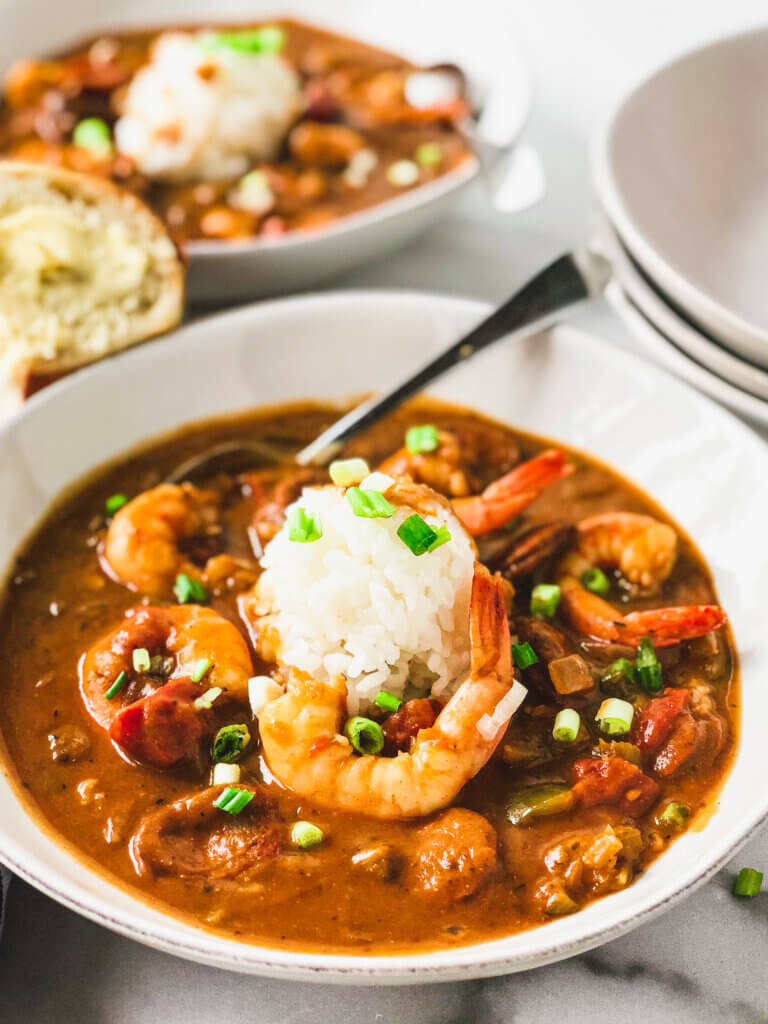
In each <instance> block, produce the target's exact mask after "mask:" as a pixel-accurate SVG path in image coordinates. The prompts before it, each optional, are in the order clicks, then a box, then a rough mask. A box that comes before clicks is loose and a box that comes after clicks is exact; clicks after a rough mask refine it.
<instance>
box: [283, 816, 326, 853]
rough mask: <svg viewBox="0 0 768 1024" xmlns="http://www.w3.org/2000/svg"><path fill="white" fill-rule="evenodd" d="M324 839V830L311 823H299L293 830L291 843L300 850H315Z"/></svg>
mask: <svg viewBox="0 0 768 1024" xmlns="http://www.w3.org/2000/svg"><path fill="white" fill-rule="evenodd" d="M323 839H325V836H324V835H323V830H322V829H321V828H318V827H317V825H313V824H312V822H311V821H297V822H296V823H295V825H294V826H293V828H292V829H291V842H292V843H293V845H294V846H298V848H299V849H300V850H313V849H314V848H315V847H316V846H319V845H320V843H322V841H323Z"/></svg>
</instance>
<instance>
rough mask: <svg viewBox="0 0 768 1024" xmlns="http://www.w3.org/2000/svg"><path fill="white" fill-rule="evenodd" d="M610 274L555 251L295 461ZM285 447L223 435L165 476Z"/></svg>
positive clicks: (272, 455) (516, 335) (255, 459)
mask: <svg viewBox="0 0 768 1024" xmlns="http://www.w3.org/2000/svg"><path fill="white" fill-rule="evenodd" d="M609 278H610V265H609V263H608V261H607V260H606V259H605V258H604V257H603V256H602V255H600V253H597V252H595V251H594V250H591V249H575V250H573V252H570V253H566V255H564V256H560V257H559V258H558V259H556V260H555V261H554V263H550V264H549V266H547V267H545V268H544V270H542V271H540V273H538V274H537V275H536V276H535V277H533V278H531V280H530V281H529V282H528V283H527V284H525V285H523V287H522V288H521V289H520V290H519V291H518V292H516V293H515V294H514V295H513V296H512V298H510V299H508V300H507V301H506V302H505V303H504V304H503V305H502V306H500V307H499V308H498V309H497V310H496V311H495V312H493V313H491V315H490V316H489V317H487V318H486V319H485V320H483V321H482V322H481V323H479V324H478V325H477V326H476V327H473V328H472V330H471V331H470V332H469V333H468V334H465V335H464V336H463V337H462V338H460V339H459V340H458V341H456V342H454V344H453V345H451V346H450V348H448V349H446V350H445V351H444V352H442V353H441V354H440V355H439V356H437V357H436V358H434V359H431V360H430V361H429V362H428V363H426V364H425V365H424V366H422V367H421V368H420V369H419V370H417V371H416V372H415V373H411V374H409V375H408V376H407V377H406V378H405V379H404V380H402V381H401V382H400V383H399V384H397V385H396V386H395V387H393V388H392V389H391V390H389V391H387V392H386V393H385V394H383V395H380V396H378V397H376V398H370V399H368V400H367V401H365V402H362V403H361V404H360V405H358V406H357V407H356V408H354V409H352V410H351V411H350V412H348V413H347V414H346V415H345V416H342V417H341V419H339V420H337V421H336V423H334V424H332V426H330V427H329V428H328V429H327V430H324V431H323V433H322V434H321V435H320V436H319V437H318V438H316V439H315V440H314V441H312V442H311V443H310V444H308V445H307V446H306V447H305V448H302V450H301V451H300V452H298V454H296V455H294V456H293V459H294V461H295V462H296V463H297V464H298V465H300V466H310V465H314V466H324V465H326V464H327V463H328V462H330V461H331V459H333V458H334V457H335V456H336V455H337V454H338V453H339V452H340V451H341V449H342V448H343V446H344V444H345V443H346V442H347V441H349V440H350V439H351V438H353V437H355V436H356V435H357V434H359V433H360V432H361V431H363V430H365V429H366V428H368V427H370V426H372V424H374V423H376V422H378V421H379V420H380V419H382V418H383V417H384V416H386V415H387V413H389V412H391V411H392V410H393V409H396V408H397V407H398V406H400V405H402V404H403V402H405V401H406V400H407V399H408V398H410V397H411V396H412V395H415V394H416V393H417V392H419V391H421V390H423V389H424V388H425V387H426V386H427V385H428V384H430V383H431V382H432V381H434V380H437V378H438V377H441V376H442V375H443V374H444V373H446V372H447V371H448V370H451V369H453V368H454V367H455V366H459V365H460V364H461V363H463V362H464V361H465V360H467V359H470V358H471V357H472V356H473V355H475V354H476V353H477V352H481V351H482V350H483V349H484V348H487V347H488V346H489V345H492V344H493V343H494V342H495V341H498V340H499V339H500V338H505V339H507V340H510V341H511V340H515V341H519V340H521V339H522V338H527V337H530V335H532V334H535V333H536V332H537V331H540V330H542V329H543V328H544V327H546V326H548V325H549V324H551V323H552V321H553V320H554V319H556V317H557V316H558V315H559V314H560V313H562V312H563V311H564V310H565V309H567V308H569V307H570V306H573V305H575V304H576V303H578V302H583V301H584V300H585V299H589V298H592V297H594V296H596V295H598V294H599V293H600V292H601V291H602V290H603V288H604V287H605V285H606V284H607V283H608V280H609ZM287 458H290V455H288V453H287V452H286V451H285V449H283V450H280V449H279V448H278V446H273V445H271V444H269V443H264V442H261V441H251V440H243V441H227V442H224V443H223V444H219V445H215V446H214V447H213V448H210V449H208V451H206V452H202V453H201V454H200V455H199V456H195V457H193V458H191V459H188V460H187V461H186V462H184V463H183V465H181V466H179V467H178V468H177V469H176V470H175V471H174V472H173V473H172V474H170V476H168V478H167V479H168V480H169V481H172V482H178V481H180V480H188V479H190V477H191V476H201V475H203V473H211V472H214V471H215V470H217V469H220V468H221V467H222V466H223V465H224V463H225V462H227V464H228V465H230V468H231V464H232V461H233V459H234V460H235V461H237V460H239V461H240V463H241V466H244V465H247V464H249V463H250V465H255V464H258V463H259V462H261V463H264V462H265V461H266V462H268V463H269V462H281V461H282V462H285V461H287Z"/></svg>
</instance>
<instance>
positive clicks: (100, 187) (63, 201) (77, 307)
mask: <svg viewBox="0 0 768 1024" xmlns="http://www.w3.org/2000/svg"><path fill="white" fill-rule="evenodd" d="M183 307H184V268H183V264H182V261H181V258H180V256H179V253H178V251H177V249H176V247H175V245H174V244H173V242H172V241H171V239H170V238H169V236H168V234H167V232H166V229H165V227H164V225H163V224H162V222H161V221H160V220H159V219H158V218H157V217H156V216H155V214H154V213H152V212H151V210H149V209H148V208H147V207H146V206H145V205H144V203H142V202H141V201H140V200H139V199H137V198H136V197H135V196H133V195H131V194H130V193H128V192H125V191H124V190H123V189H120V188H118V187H117V186H116V185H113V184H112V183H111V182H108V181H105V180H103V179H101V178H96V177H92V176H90V175H85V174H78V173H75V172H74V171H68V170H63V169H61V168H59V167H51V166H47V165H43V164H28V163H21V162H17V161H0V392H2V391H3V390H4V391H5V393H6V399H7V397H8V395H9V394H12V393H18V394H19V395H23V394H24V393H25V392H26V391H27V390H28V387H27V385H28V381H29V380H30V378H35V377H36V378H43V379H45V378H47V377H50V378H54V377H56V376H59V375H61V374H63V373H66V372H69V371H70V370H73V369H76V368H77V367H78V366H82V365H84V364H86V363H89V362H92V361H94V360H96V359H99V358H101V357H102V356H106V355H111V354H113V353H115V352H118V351H120V350H121V349H123V348H126V347H127V346H129V345H134V344H136V343H137V342H140V341H144V340H146V339H147V338H151V337H153V336H154V335H157V334H161V333H163V332H165V331H167V330H170V329H171V328H172V327H174V326H175V325H176V324H177V323H178V322H179V320H180V319H181V316H182V312H183Z"/></svg>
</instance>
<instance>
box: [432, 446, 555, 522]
mask: <svg viewBox="0 0 768 1024" xmlns="http://www.w3.org/2000/svg"><path fill="white" fill-rule="evenodd" d="M572 472H573V466H572V465H570V464H569V463H568V462H566V459H565V452H562V451H558V450H557V449H555V448H550V449H549V450H547V451H545V452H541V453H540V454H539V455H536V456H534V458H532V459H529V460H528V461H527V462H523V463H521V465H519V466H515V468H514V469H513V470H512V471H511V472H509V473H505V475H504V476H502V477H501V478H500V479H499V480H494V481H493V483H492V484H489V485H488V487H486V488H485V490H484V491H483V492H482V494H477V495H474V496H473V497H470V498H454V499H453V501H452V502H451V504H452V505H453V511H454V512H455V513H456V515H457V516H458V517H459V519H460V520H461V521H462V523H464V525H465V526H466V528H467V529H468V530H469V532H470V533H471V534H472V535H473V536H474V537H479V536H481V535H482V534H484V533H490V532H491V530H498V529H499V528H500V527H502V526H505V525H506V524H507V523H508V522H509V521H510V519H513V518H514V517H515V516H517V515H519V514H520V513H521V512H522V511H523V510H524V509H526V508H527V507H528V506H529V505H530V504H531V502H533V501H535V500H536V498H538V497H539V495H540V494H541V493H542V492H543V491H545V490H546V489H547V488H548V487H551V486H552V484H554V483H557V481H558V480H562V479H563V478H564V477H566V476H569V475H570V474H571V473H572Z"/></svg>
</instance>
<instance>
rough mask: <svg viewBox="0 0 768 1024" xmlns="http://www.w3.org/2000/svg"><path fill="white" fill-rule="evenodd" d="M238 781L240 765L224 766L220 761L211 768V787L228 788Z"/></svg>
mask: <svg viewBox="0 0 768 1024" xmlns="http://www.w3.org/2000/svg"><path fill="white" fill-rule="evenodd" d="M239 781H240V765H239V764H224V762H223V761H220V762H219V763H218V764H215V765H214V766H213V785H214V786H230V785H232V783H233V782H239Z"/></svg>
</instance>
